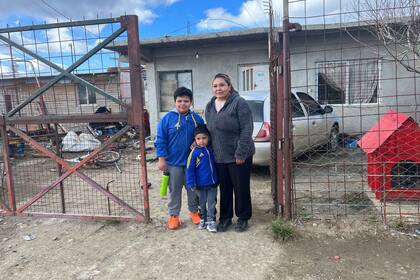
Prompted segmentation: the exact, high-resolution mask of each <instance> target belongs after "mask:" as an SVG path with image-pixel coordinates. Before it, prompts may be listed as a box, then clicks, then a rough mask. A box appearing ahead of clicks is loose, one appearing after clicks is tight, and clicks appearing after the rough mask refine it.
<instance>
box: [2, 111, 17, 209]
mask: <svg viewBox="0 0 420 280" xmlns="http://www.w3.org/2000/svg"><path fill="white" fill-rule="evenodd" d="M1 136H2V140H3V161H4V170H3V172H4V175H5V178H6V187H7V195H8V200H9V201H8V206H9V209H10V211H12V214H13V215H14V214H15V213H16V200H15V190H14V186H13V174H12V165H11V163H10V157H9V136H8V135H7V125H6V121H5V117H4V116H3V117H2V124H1Z"/></svg>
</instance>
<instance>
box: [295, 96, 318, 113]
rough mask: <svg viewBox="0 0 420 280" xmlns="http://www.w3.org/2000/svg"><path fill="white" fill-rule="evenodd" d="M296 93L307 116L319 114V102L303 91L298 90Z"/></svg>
mask: <svg viewBox="0 0 420 280" xmlns="http://www.w3.org/2000/svg"><path fill="white" fill-rule="evenodd" d="M297 95H298V96H299V99H300V101H301V102H302V104H303V106H304V107H305V109H306V112H308V115H309V116H315V115H320V114H321V113H320V111H321V109H322V108H321V106H319V104H318V103H317V102H316V101H315V100H314V99H313V98H312V97H310V96H309V95H307V94H306V93H303V92H298V93H297Z"/></svg>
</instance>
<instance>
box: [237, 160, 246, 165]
mask: <svg viewBox="0 0 420 280" xmlns="http://www.w3.org/2000/svg"><path fill="white" fill-rule="evenodd" d="M244 163H245V161H244V160H242V159H236V165H241V164H244Z"/></svg>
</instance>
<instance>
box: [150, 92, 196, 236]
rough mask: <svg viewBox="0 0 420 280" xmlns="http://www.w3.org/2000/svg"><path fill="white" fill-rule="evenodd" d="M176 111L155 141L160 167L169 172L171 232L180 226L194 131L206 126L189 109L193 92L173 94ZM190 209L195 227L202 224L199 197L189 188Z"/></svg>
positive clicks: (164, 121)
mask: <svg viewBox="0 0 420 280" xmlns="http://www.w3.org/2000/svg"><path fill="white" fill-rule="evenodd" d="M174 101H175V108H174V109H173V110H172V111H170V112H168V113H167V114H166V115H165V116H164V117H163V118H162V119H161V120H160V122H159V125H158V129H157V135H156V140H155V147H156V155H157V157H158V158H159V161H158V167H159V169H160V170H161V171H168V172H169V203H168V210H169V218H168V223H167V226H168V228H169V229H177V228H179V226H180V225H181V221H180V219H179V213H180V211H181V198H182V196H181V195H182V187H183V186H184V185H185V165H186V164H187V158H188V154H189V152H190V146H191V144H192V143H193V141H194V130H195V128H196V127H197V126H198V125H201V124H203V123H204V121H203V119H202V118H201V117H200V116H199V115H198V114H197V113H195V112H192V111H191V110H190V107H191V103H192V92H191V90H189V89H187V88H185V87H180V88H178V89H177V90H176V91H175V93H174ZM187 196H188V209H189V211H190V216H191V220H192V221H193V223H194V224H199V223H200V216H199V214H198V203H197V200H196V194H195V193H194V192H193V191H192V190H190V189H188V188H187Z"/></svg>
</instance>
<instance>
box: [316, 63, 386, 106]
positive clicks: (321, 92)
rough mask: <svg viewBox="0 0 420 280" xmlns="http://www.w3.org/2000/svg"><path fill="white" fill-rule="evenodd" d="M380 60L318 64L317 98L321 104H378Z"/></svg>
mask: <svg viewBox="0 0 420 280" xmlns="http://www.w3.org/2000/svg"><path fill="white" fill-rule="evenodd" d="M378 65H379V61H378V60H377V59H363V60H348V61H329V62H320V63H317V65H316V69H317V77H316V78H317V85H318V86H317V97H318V101H319V103H321V104H362V103H377V102H378V81H379V67H378Z"/></svg>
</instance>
